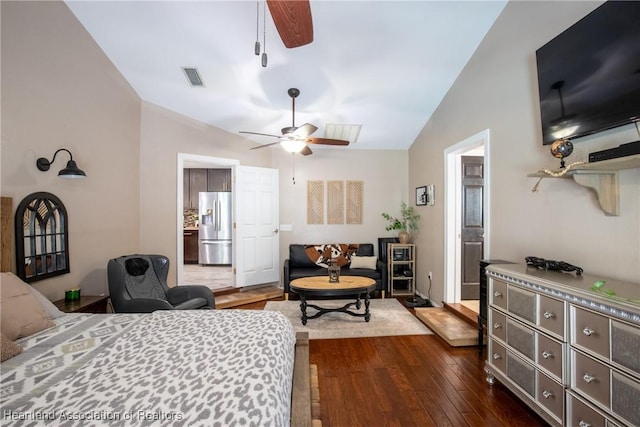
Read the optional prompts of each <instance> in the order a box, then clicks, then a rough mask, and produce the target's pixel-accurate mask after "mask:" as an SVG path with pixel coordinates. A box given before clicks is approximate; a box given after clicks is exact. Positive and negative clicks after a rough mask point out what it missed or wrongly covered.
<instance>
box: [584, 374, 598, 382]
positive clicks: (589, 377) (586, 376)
mask: <svg viewBox="0 0 640 427" xmlns="http://www.w3.org/2000/svg"><path fill="white" fill-rule="evenodd" d="M582 379H583V380H584V381H585V382H586V383H588V384H591V383H592V382H594V381H595V380H596V377H594V376H593V375H589V374H584V375H583V376H582Z"/></svg>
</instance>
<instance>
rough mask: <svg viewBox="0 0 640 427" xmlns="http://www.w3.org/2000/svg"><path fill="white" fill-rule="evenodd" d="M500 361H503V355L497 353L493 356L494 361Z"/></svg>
mask: <svg viewBox="0 0 640 427" xmlns="http://www.w3.org/2000/svg"><path fill="white" fill-rule="evenodd" d="M498 359H502V355H500V354H498V353H496V354H494V355H493V360H498Z"/></svg>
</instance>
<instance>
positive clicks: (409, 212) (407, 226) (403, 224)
mask: <svg viewBox="0 0 640 427" xmlns="http://www.w3.org/2000/svg"><path fill="white" fill-rule="evenodd" d="M382 217H383V218H384V219H386V220H387V221H389V225H387V227H386V228H385V229H386V230H387V231H391V230H399V233H398V240H400V243H409V237H410V234H409V232H410V231H418V229H419V227H420V225H419V223H418V220H419V219H420V215H418V214H417V213H416V212H415V210H414V209H413V206H407V204H406V203H405V202H402V203H401V204H400V218H396V217H393V216H391V215H389V214H388V213H383V214H382Z"/></svg>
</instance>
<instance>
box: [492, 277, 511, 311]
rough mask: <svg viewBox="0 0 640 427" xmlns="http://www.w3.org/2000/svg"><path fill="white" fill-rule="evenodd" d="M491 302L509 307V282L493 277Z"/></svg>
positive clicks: (504, 308)
mask: <svg viewBox="0 0 640 427" xmlns="http://www.w3.org/2000/svg"><path fill="white" fill-rule="evenodd" d="M489 303H490V304H493V305H495V306H498V307H500V308H501V309H503V310H506V309H507V284H506V283H504V282H501V281H499V280H496V279H491V292H490V293H489Z"/></svg>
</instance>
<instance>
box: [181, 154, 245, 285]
mask: <svg viewBox="0 0 640 427" xmlns="http://www.w3.org/2000/svg"><path fill="white" fill-rule="evenodd" d="M239 164H240V162H239V161H238V160H235V159H225V158H219V157H209V156H201V155H195V154H185V153H178V166H177V171H178V173H177V178H178V182H177V186H178V187H177V189H178V191H177V194H178V197H177V203H176V205H177V218H178V222H177V236H178V238H177V242H178V245H177V254H176V255H177V256H176V260H177V264H178V265H177V273H178V283H180V284H185V285H200V284H206V285H207V286H209V287H210V288H212V290H215V289H222V288H228V287H233V286H234V285H235V283H234V275H233V267H234V264H235V260H234V259H232V264H231V266H212V267H209V266H200V265H199V264H188V265H186V266H185V264H184V169H190V168H220V167H225V168H230V169H234V168H235V166H237V165H239ZM232 191H233V186H232ZM234 244H235V242H233V238H232V241H231V245H232V247H233V245H234Z"/></svg>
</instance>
